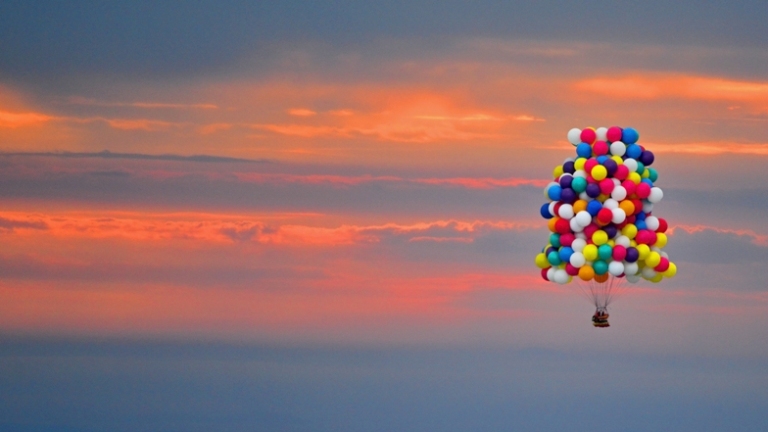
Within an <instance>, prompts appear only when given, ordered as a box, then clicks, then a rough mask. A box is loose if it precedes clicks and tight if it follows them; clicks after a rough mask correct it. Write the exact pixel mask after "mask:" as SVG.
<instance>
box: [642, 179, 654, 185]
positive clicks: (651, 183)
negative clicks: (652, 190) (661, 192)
mask: <svg viewBox="0 0 768 432" xmlns="http://www.w3.org/2000/svg"><path fill="white" fill-rule="evenodd" d="M640 182H642V183H645V184H647V185H648V186H650V187H653V182H652V181H651V179H647V178H644V179H642V180H640Z"/></svg>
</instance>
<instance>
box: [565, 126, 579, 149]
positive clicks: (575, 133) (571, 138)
mask: <svg viewBox="0 0 768 432" xmlns="http://www.w3.org/2000/svg"><path fill="white" fill-rule="evenodd" d="M568 142H570V143H571V144H573V145H575V146H577V145H579V144H581V129H579V128H573V129H571V130H569V131H568Z"/></svg>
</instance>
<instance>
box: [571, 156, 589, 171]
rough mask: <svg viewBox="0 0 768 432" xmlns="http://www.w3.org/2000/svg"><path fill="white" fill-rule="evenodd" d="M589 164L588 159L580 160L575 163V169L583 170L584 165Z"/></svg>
mask: <svg viewBox="0 0 768 432" xmlns="http://www.w3.org/2000/svg"><path fill="white" fill-rule="evenodd" d="M585 163H587V158H578V159H576V160H575V161H573V167H574V168H576V169H577V170H583V169H584V164H585Z"/></svg>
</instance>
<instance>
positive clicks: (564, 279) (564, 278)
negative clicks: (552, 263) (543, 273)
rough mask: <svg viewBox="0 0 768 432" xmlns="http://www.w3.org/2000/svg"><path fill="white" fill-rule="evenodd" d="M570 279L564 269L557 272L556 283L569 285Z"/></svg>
mask: <svg viewBox="0 0 768 432" xmlns="http://www.w3.org/2000/svg"><path fill="white" fill-rule="evenodd" d="M568 279H570V276H569V275H568V273H566V272H565V270H564V269H557V270H555V282H557V283H559V284H560V285H562V284H566V283H568Z"/></svg>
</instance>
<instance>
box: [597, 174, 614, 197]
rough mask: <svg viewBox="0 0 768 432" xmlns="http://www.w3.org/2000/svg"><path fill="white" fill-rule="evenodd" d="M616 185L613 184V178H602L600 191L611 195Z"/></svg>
mask: <svg viewBox="0 0 768 432" xmlns="http://www.w3.org/2000/svg"><path fill="white" fill-rule="evenodd" d="M614 187H616V185H614V184H613V180H611V179H609V178H604V179H602V180H600V192H602V193H604V194H606V195H610V194H611V192H613V188H614Z"/></svg>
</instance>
